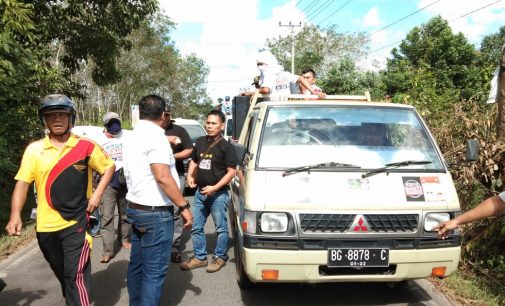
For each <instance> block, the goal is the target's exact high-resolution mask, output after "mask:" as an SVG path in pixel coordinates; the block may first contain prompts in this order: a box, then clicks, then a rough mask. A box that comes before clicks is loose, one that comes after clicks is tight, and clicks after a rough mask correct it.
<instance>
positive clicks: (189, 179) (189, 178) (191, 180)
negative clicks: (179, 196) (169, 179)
mask: <svg viewBox="0 0 505 306" xmlns="http://www.w3.org/2000/svg"><path fill="white" fill-rule="evenodd" d="M186 181H187V182H188V186H189V187H191V188H195V187H196V183H195V178H194V177H193V175H189V173H188V176H187V177H186Z"/></svg>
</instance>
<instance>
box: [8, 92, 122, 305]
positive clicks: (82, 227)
mask: <svg viewBox="0 0 505 306" xmlns="http://www.w3.org/2000/svg"><path fill="white" fill-rule="evenodd" d="M41 102H42V103H41V104H40V106H39V113H38V115H39V119H40V121H41V122H42V123H43V125H44V127H45V128H47V129H48V130H49V133H48V134H47V136H46V137H45V138H44V139H41V140H39V141H36V142H33V143H31V144H30V145H28V147H27V148H26V150H25V152H24V155H23V159H22V161H21V166H20V168H19V171H18V173H17V175H16V177H15V179H16V180H17V183H16V186H15V187H14V191H13V193H12V201H11V214H10V219H9V223H7V226H6V227H5V229H6V230H7V233H8V234H9V235H15V236H19V235H20V234H21V228H22V225H23V222H22V220H21V210H22V209H23V206H24V203H25V201H26V197H27V193H28V190H29V188H30V184H31V183H32V182H35V186H36V189H37V190H38V191H39V192H37V220H36V223H37V241H38V243H39V247H40V250H41V251H42V254H43V255H44V258H45V259H46V260H47V262H48V263H49V266H50V267H51V269H52V270H53V272H54V274H55V275H56V277H57V278H58V280H59V281H60V284H61V288H62V293H63V296H64V297H65V299H66V304H67V305H89V289H90V282H91V264H90V260H89V258H90V256H89V254H90V249H91V241H92V240H91V236H89V234H88V233H87V231H86V227H87V225H88V216H89V214H90V213H92V212H93V211H95V210H96V209H97V208H98V206H99V204H100V199H101V197H102V194H103V192H104V190H105V188H106V186H107V184H108V183H109V180H110V179H111V177H112V174H113V173H114V169H115V166H114V162H113V161H112V159H111V158H110V157H108V156H107V154H105V153H104V152H103V151H102V149H101V148H100V146H99V145H98V144H96V143H94V142H92V141H90V140H88V139H85V138H80V137H79V136H76V135H74V134H73V133H71V132H70V130H71V129H72V126H73V125H74V124H75V120H76V109H75V106H74V103H73V102H72V100H70V99H69V98H68V97H67V96H65V95H59V94H55V95H49V96H46V97H44V98H42V101H41ZM92 171H96V172H98V173H100V174H101V175H102V179H101V180H100V182H99V183H98V185H97V187H96V188H95V190H94V191H93V190H92V179H91V177H92Z"/></svg>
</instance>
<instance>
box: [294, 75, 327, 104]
mask: <svg viewBox="0 0 505 306" xmlns="http://www.w3.org/2000/svg"><path fill="white" fill-rule="evenodd" d="M296 81H297V82H299V83H300V84H302V85H303V87H305V88H307V90H308V91H310V93H311V94H313V95H316V96H317V98H318V99H324V98H325V97H326V94H325V93H324V92H315V91H314V90H313V89H312V86H311V85H310V83H309V82H308V81H307V80H306V79H304V78H303V77H302V76H301V75H299V76H298V79H297V80H296Z"/></svg>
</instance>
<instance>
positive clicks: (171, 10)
mask: <svg viewBox="0 0 505 306" xmlns="http://www.w3.org/2000/svg"><path fill="white" fill-rule="evenodd" d="M259 5H260V3H259V0H213V1H207V0H184V1H170V0H160V6H161V8H162V9H163V10H164V11H165V14H166V15H168V16H170V18H171V19H172V20H173V21H174V22H176V23H177V24H178V27H183V26H185V25H188V24H198V25H199V26H200V27H201V29H202V31H201V33H200V35H199V37H197V38H196V40H191V41H185V40H182V39H178V37H177V31H176V33H174V35H172V36H173V37H174V40H175V43H176V45H177V47H178V48H179V49H180V50H181V52H182V53H183V54H187V53H196V55H197V56H199V57H200V58H202V59H203V60H204V61H205V62H206V63H207V65H208V66H209V67H210V73H209V76H208V85H207V92H208V94H209V96H210V97H211V98H212V99H213V100H215V99H217V98H219V97H221V98H222V97H224V96H233V95H236V94H238V93H239V90H240V89H243V88H249V87H250V84H251V83H252V79H253V78H254V76H256V75H257V74H258V70H257V68H256V59H255V57H256V53H257V50H258V48H260V47H263V46H264V45H265V42H266V39H267V38H271V37H277V36H279V35H281V36H286V35H289V34H290V29H289V27H279V22H282V23H283V24H288V23H289V22H290V21H291V22H293V24H294V23H295V22H296V23H297V22H298V21H302V22H305V17H304V16H303V13H302V12H301V11H300V10H298V9H297V8H296V1H294V0H291V1H288V2H286V3H284V4H283V5H282V6H278V7H274V8H273V9H272V12H271V13H272V14H271V16H272V17H271V18H269V19H262V20H261V19H259V11H258V7H259ZM295 30H299V29H296V28H295Z"/></svg>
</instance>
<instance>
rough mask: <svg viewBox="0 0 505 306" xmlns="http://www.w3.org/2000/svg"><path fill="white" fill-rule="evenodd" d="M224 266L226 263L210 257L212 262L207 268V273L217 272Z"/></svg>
mask: <svg viewBox="0 0 505 306" xmlns="http://www.w3.org/2000/svg"><path fill="white" fill-rule="evenodd" d="M225 264H226V261H224V260H223V259H221V258H219V257H217V256H215V255H214V256H212V261H211V262H210V263H209V265H208V266H207V272H209V273H214V272H217V271H219V270H221V268H222V267H224V265H225Z"/></svg>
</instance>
